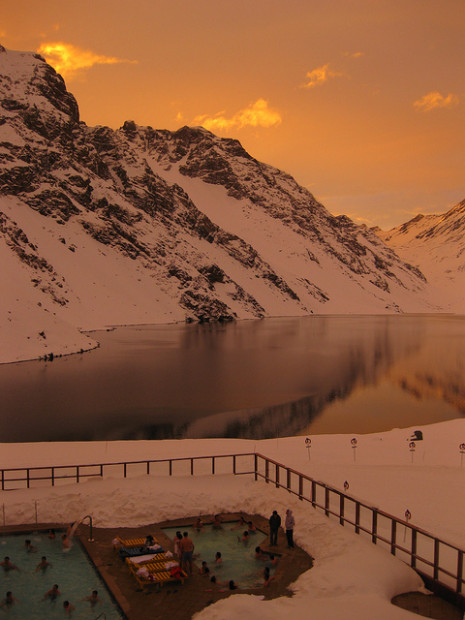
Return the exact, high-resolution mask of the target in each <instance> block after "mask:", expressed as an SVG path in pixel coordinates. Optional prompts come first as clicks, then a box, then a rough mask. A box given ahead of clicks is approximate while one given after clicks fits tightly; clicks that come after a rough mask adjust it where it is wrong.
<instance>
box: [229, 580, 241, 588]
mask: <svg viewBox="0 0 465 620" xmlns="http://www.w3.org/2000/svg"><path fill="white" fill-rule="evenodd" d="M228 588H229V589H230V590H239V589H240V588H239V586H238V585H237V583H236V582H235V581H234V579H231V580H230V581H229V583H228Z"/></svg>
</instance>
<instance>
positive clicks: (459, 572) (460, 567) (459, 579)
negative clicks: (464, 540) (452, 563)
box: [455, 551, 463, 594]
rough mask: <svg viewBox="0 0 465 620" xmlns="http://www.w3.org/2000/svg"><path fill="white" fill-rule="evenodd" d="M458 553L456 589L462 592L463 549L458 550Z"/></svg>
mask: <svg viewBox="0 0 465 620" xmlns="http://www.w3.org/2000/svg"><path fill="white" fill-rule="evenodd" d="M457 553H458V554H457V585H456V587H455V591H456V592H457V593H458V594H460V593H461V592H462V579H463V551H458V552H457Z"/></svg>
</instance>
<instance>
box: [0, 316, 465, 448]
mask: <svg viewBox="0 0 465 620" xmlns="http://www.w3.org/2000/svg"><path fill="white" fill-rule="evenodd" d="M92 336H93V337H94V338H95V339H97V340H98V341H99V342H100V344H101V346H100V348H99V349H97V350H95V351H92V352H89V353H85V354H82V355H72V356H69V357H64V358H55V360H54V361H53V362H43V361H42V362H37V361H36V362H23V363H18V364H6V365H1V366H0V395H1V400H0V409H1V416H0V441H3V442H5V441H14V442H29V441H65V440H74V441H80V440H106V439H108V440H111V439H142V438H145V439H163V438H182V437H189V438H192V437H194V438H196V437H245V438H269V437H276V436H287V435H297V434H302V435H304V434H309V433H313V434H315V433H345V432H347V433H350V432H354V433H364V432H374V431H382V430H387V429H391V428H393V427H406V426H413V425H421V424H427V423H431V422H439V421H443V420H448V419H452V418H457V417H461V416H462V415H464V413H465V373H464V370H465V318H464V317H455V316H423V315H422V316H413V315H402V316H363V317H354V316H344V317H342V316H325V317H315V316H310V317H305V318H290V319H287V318H286V319H266V320H263V321H246V322H238V323H231V324H225V325H220V324H205V325H170V326H142V327H125V328H118V329H116V330H113V331H109V332H105V331H103V332H94V333H93V334H92Z"/></svg>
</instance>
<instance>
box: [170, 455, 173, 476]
mask: <svg viewBox="0 0 465 620" xmlns="http://www.w3.org/2000/svg"><path fill="white" fill-rule="evenodd" d="M169 475H170V476H172V475H173V461H172V460H171V459H170V461H169Z"/></svg>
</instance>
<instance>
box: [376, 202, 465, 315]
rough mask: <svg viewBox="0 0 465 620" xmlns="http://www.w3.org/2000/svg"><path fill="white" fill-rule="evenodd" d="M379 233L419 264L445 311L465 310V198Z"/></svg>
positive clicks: (414, 262)
mask: <svg viewBox="0 0 465 620" xmlns="http://www.w3.org/2000/svg"><path fill="white" fill-rule="evenodd" d="M375 232H376V234H378V236H379V237H380V239H382V240H383V241H384V242H385V243H386V244H387V245H389V247H391V248H392V249H393V250H394V251H395V252H396V253H397V254H398V255H399V256H400V257H402V258H403V259H404V260H406V261H409V262H411V263H412V264H414V265H416V266H417V267H418V268H419V269H421V271H422V272H423V273H424V274H425V276H426V277H427V279H428V282H429V285H430V286H431V287H432V288H433V289H434V290H435V291H436V297H437V299H438V300H439V302H440V304H441V307H442V309H443V311H446V312H457V313H460V314H463V313H464V312H465V296H464V294H463V291H464V287H465V235H464V232H465V200H463V201H461V202H459V203H458V204H457V205H455V206H454V207H452V208H451V209H449V210H448V211H447V212H446V213H441V214H438V215H421V214H420V215H417V216H416V217H414V218H413V219H411V220H409V221H408V222H405V223H404V224H402V225H400V226H397V227H396V228H393V229H392V230H389V231H381V230H376V231H375Z"/></svg>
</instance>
